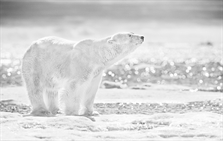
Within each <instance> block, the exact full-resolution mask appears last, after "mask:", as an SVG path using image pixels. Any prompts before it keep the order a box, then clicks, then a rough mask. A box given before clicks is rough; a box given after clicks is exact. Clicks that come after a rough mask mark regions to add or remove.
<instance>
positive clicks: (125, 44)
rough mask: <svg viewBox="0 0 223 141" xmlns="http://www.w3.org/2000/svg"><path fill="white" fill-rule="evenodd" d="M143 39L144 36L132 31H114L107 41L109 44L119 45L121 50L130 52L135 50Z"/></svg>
mask: <svg viewBox="0 0 223 141" xmlns="http://www.w3.org/2000/svg"><path fill="white" fill-rule="evenodd" d="M143 41H144V36H142V35H137V34H134V33H132V32H121V33H116V34H114V35H113V36H111V38H110V39H109V40H108V41H107V42H108V43H109V44H111V45H117V46H120V47H121V48H122V49H123V50H128V52H131V51H133V50H135V49H136V48H137V47H138V46H139V45H141V44H142V43H143Z"/></svg>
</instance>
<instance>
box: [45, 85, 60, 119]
mask: <svg viewBox="0 0 223 141" xmlns="http://www.w3.org/2000/svg"><path fill="white" fill-rule="evenodd" d="M44 99H45V103H46V107H47V109H48V110H49V111H50V112H51V114H53V115H56V114H57V113H58V111H59V106H58V105H59V99H58V90H56V89H49V88H47V89H46V90H45V95H44Z"/></svg>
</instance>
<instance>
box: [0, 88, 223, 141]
mask: <svg viewBox="0 0 223 141" xmlns="http://www.w3.org/2000/svg"><path fill="white" fill-rule="evenodd" d="M222 96H223V94H222V93H219V92H218V93H217V92H199V91H193V90H192V91H191V90H190V89H188V88H187V87H183V86H174V85H170V86H162V85H161V86H155V85H154V86H151V87H150V88H149V89H147V90H132V89H109V90H108V89H100V90H99V91H98V94H97V97H96V100H95V101H96V105H97V103H122V102H124V103H125V102H126V103H131V102H132V103H169V104H171V103H178V104H179V103H181V104H182V103H188V102H193V101H206V100H210V101H212V100H213V101H214V100H216V99H218V101H219V99H220V101H221V100H222ZM7 100H8V101H10V102H12V103H16V104H18V103H19V104H21V103H22V104H25V105H28V104H29V101H28V97H27V94H26V90H25V88H24V87H8V88H1V102H2V103H4V102H3V101H7ZM208 104H209V103H206V106H207V105H208ZM216 105H217V106H218V107H219V106H220V108H221V107H222V103H218V104H216ZM216 105H213V104H212V105H211V106H210V107H207V108H212V107H214V106H216ZM1 106H2V105H1ZM133 106H134V104H133ZM195 106H197V105H195ZM96 107H97V106H96ZM1 108H4V107H1ZM175 108H176V109H175ZM179 108H180V107H177V106H175V107H174V108H173V109H172V111H171V112H164V113H160V112H156V110H153V112H151V113H146V114H138V113H137V114H131V113H127V114H123V113H121V114H113V113H111V114H109V113H108V112H107V113H106V112H105V113H103V112H102V111H103V110H101V111H99V112H101V115H100V116H98V117H82V116H64V115H61V114H59V115H57V116H56V117H23V116H22V114H19V113H17V112H15V113H11V112H1V114H0V122H1V136H0V137H1V138H0V139H1V140H13V141H14V140H22V141H25V140H27V141H28V140H29V141H30V140H45V141H57V140H61V141H64V140H66V141H72V140H73V141H74V140H80V141H82V140H89V141H98V140H123V141H129V140H169V141H175V140H177V141H180V140H181V141H182V140H185V141H186V140H187V141H188V140H189V141H190V140H198V141H200V140H208V141H211V140H214V141H215V140H223V132H222V131H223V115H222V112H220V113H216V112H213V111H212V110H211V109H210V110H209V111H202V110H201V111H196V110H191V111H190V110H188V109H187V111H184V112H179V111H180V110H179ZM214 108H216V107H214ZM100 109H103V107H102V108H101V107H100ZM116 110H119V108H118V109H116ZM120 110H121V109H120ZM133 110H135V109H133ZM139 110H140V109H139ZM149 110H150V109H149ZM174 110H175V111H176V112H173V111H174ZM220 110H221V109H220ZM1 111H2V109H1ZM151 111H152V110H151ZM158 111H159V110H158Z"/></svg>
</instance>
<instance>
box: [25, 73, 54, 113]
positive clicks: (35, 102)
mask: <svg viewBox="0 0 223 141" xmlns="http://www.w3.org/2000/svg"><path fill="white" fill-rule="evenodd" d="M24 79H25V82H26V87H27V90H28V95H29V99H30V102H31V105H32V111H31V113H30V114H28V115H26V116H51V114H50V112H49V111H48V110H47V108H46V106H45V103H44V100H43V91H44V88H43V87H42V86H41V84H40V80H39V77H38V75H34V76H33V75H28V74H24Z"/></svg>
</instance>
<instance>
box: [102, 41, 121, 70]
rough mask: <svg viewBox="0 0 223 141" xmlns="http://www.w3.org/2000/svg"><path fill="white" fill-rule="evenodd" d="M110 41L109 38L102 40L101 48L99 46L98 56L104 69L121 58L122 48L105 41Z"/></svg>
mask: <svg viewBox="0 0 223 141" xmlns="http://www.w3.org/2000/svg"><path fill="white" fill-rule="evenodd" d="M109 39H111V37H108V38H105V39H102V40H101V41H100V42H102V44H101V46H99V48H98V49H99V50H100V51H98V53H99V56H100V60H101V63H102V64H103V65H104V66H105V67H110V66H111V65H113V64H114V63H116V62H118V61H119V60H121V59H122V58H124V56H123V47H122V46H121V45H112V44H109V43H108V42H107V41H108V40H109Z"/></svg>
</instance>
